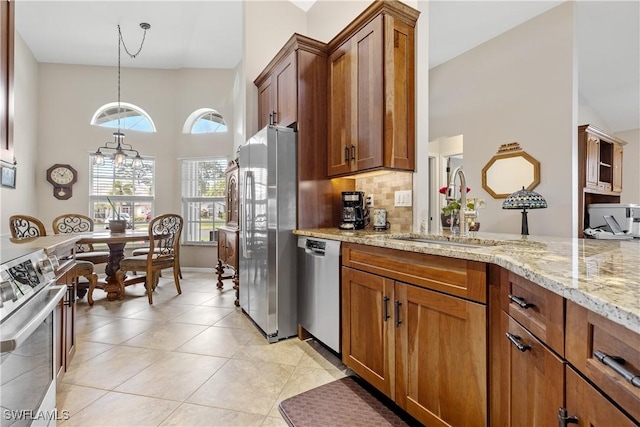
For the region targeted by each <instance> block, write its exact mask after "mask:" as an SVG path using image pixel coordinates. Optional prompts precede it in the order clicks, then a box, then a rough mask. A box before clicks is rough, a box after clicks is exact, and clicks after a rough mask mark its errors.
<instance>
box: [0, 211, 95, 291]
mask: <svg viewBox="0 0 640 427" xmlns="http://www.w3.org/2000/svg"><path fill="white" fill-rule="evenodd" d="M9 225H10V227H9V228H10V229H11V239H12V240H13V241H20V240H24V239H30V238H35V237H42V236H46V235H47V231H46V230H45V228H44V224H43V223H42V221H40V220H39V219H38V218H35V217H32V216H29V215H12V216H11V217H9ZM93 267H94V266H93V263H92V262H90V261H78V260H77V259H76V265H75V266H74V267H73V270H72V272H71V276H72V280H75V281H76V286H77V290H76V294H77V295H78V297H79V298H82V296H83V295H84V293H85V292H86V290H87V288H91V287H95V286H96V284H97V283H98V275H97V274H96V273H94V271H93ZM80 277H84V278H86V279H87V281H88V283H82V282H80V281H79V278H80Z"/></svg>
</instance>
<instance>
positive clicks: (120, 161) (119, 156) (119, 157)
mask: <svg viewBox="0 0 640 427" xmlns="http://www.w3.org/2000/svg"><path fill="white" fill-rule="evenodd" d="M126 158H127V155H126V154H124V153H123V152H122V151H118V152H117V153H116V154H115V155H114V156H113V163H114V164H115V165H116V166H117V167H120V166H122V165H124V161H125V159H126Z"/></svg>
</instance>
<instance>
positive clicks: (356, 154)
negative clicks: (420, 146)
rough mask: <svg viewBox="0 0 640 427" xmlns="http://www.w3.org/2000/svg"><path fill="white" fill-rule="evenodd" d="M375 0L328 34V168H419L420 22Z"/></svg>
mask: <svg viewBox="0 0 640 427" xmlns="http://www.w3.org/2000/svg"><path fill="white" fill-rule="evenodd" d="M418 15H419V12H418V11H417V10H415V9H412V8H411V7H409V6H407V5H405V4H403V3H401V2H398V1H378V2H374V3H373V4H372V5H371V6H370V7H369V8H368V9H367V10H365V11H364V12H363V13H362V14H361V15H360V16H358V17H357V18H356V19H355V20H354V21H353V22H352V23H351V24H350V25H348V26H347V27H346V28H345V29H344V30H343V31H342V32H341V33H340V34H338V35H337V36H336V37H335V38H334V39H333V40H331V41H330V42H329V71H328V80H329V85H328V86H329V90H328V96H329V102H328V128H329V135H328V137H329V138H328V148H327V152H328V154H327V155H328V169H327V174H328V175H329V176H341V175H348V174H352V173H356V172H362V171H371V170H376V169H383V168H385V169H397V170H409V171H413V170H414V169H415V53H414V52H415V24H416V21H417V19H418Z"/></svg>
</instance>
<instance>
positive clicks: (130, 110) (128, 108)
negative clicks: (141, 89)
mask: <svg viewBox="0 0 640 427" xmlns="http://www.w3.org/2000/svg"><path fill="white" fill-rule="evenodd" d="M114 108H118V103H117V102H109V103H108V104H104V105H103V106H102V107H100V108H98V110H97V111H96V112H95V113H94V114H93V117H91V124H92V125H94V126H101V127H106V128H112V129H116V128H118V127H119V128H120V129H123V130H134V131H137V132H156V124H155V123H154V122H153V119H152V118H151V116H150V115H149V113H147V112H146V111H144V110H143V109H142V108H140V107H138V106H137V105H133V104H130V103H128V102H121V103H120V110H119V111H120V112H119V113H118V114H112V115H111V116H110V120H108V121H107V122H105V123H99V122H100V120H101V119H102V117H101V116H102V115H103V114H104V113H105V111H107V110H111V109H114ZM118 116H120V124H121V126H113V125H107V124H106V123H111V122H113V121H116V120H118ZM131 116H140V117H142V118H143V119H145V120H147V121H148V122H149V123H150V124H151V130H150V131H149V130H144V129H136V128H135V127H129V126H127V124H126V121H125V119H126V118H127V117H131Z"/></svg>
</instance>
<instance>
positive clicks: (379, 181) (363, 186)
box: [356, 172, 413, 233]
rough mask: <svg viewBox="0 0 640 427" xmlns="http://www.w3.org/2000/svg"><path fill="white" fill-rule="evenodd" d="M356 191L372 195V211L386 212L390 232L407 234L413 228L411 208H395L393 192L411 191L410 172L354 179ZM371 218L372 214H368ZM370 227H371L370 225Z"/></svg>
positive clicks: (411, 177)
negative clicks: (382, 210) (381, 209)
mask: <svg viewBox="0 0 640 427" xmlns="http://www.w3.org/2000/svg"><path fill="white" fill-rule="evenodd" d="M356 190H357V191H364V193H365V195H367V196H368V195H370V194H373V209H376V208H383V209H386V210H387V221H389V223H390V224H391V228H390V231H393V232H396V233H408V232H410V231H411V229H412V226H413V207H411V206H410V207H396V206H395V192H396V191H401V190H413V174H412V173H411V172H390V173H387V174H384V175H376V176H369V177H366V178H358V179H356ZM370 214H371V216H372V217H373V212H371V213H370ZM370 227H371V225H370Z"/></svg>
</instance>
